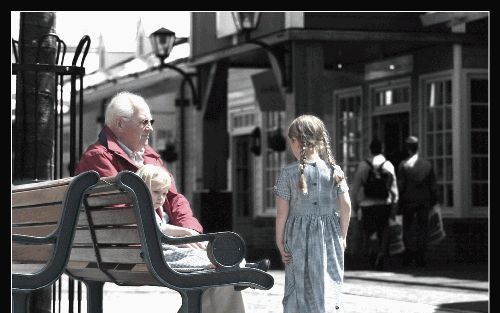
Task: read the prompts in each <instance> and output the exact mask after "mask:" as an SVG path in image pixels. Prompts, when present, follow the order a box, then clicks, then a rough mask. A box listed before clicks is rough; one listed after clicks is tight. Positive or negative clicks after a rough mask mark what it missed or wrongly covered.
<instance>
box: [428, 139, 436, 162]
mask: <svg viewBox="0 0 500 313" xmlns="http://www.w3.org/2000/svg"><path fill="white" fill-rule="evenodd" d="M434 155H435V154H434V135H432V134H429V135H427V156H429V157H432V156H434Z"/></svg>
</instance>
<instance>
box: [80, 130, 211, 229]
mask: <svg viewBox="0 0 500 313" xmlns="http://www.w3.org/2000/svg"><path fill="white" fill-rule="evenodd" d="M144 164H156V165H161V166H163V160H162V159H161V158H160V155H159V154H158V153H156V152H155V151H154V150H153V148H151V147H150V146H146V148H145V151H144ZM138 169H139V167H138V166H137V165H135V163H133V162H132V161H131V160H130V158H129V156H128V155H127V153H125V151H123V149H122V148H121V147H120V145H119V144H118V142H117V139H116V137H115V135H114V134H113V132H112V131H111V129H109V127H107V126H104V128H103V130H102V131H101V132H100V133H99V137H98V139H97V141H96V142H95V143H94V144H92V145H90V146H89V147H88V148H87V150H86V151H85V152H84V153H83V155H82V157H81V158H80V162H79V164H78V166H77V167H76V170H75V175H78V174H79V173H81V172H85V171H88V170H95V171H97V172H98V173H99V175H101V177H108V176H114V175H116V174H118V172H121V171H125V170H127V171H131V172H134V173H135V172H136V171H137V170H138ZM170 176H171V177H172V185H171V187H170V190H169V191H168V194H167V200H166V201H165V204H164V205H163V210H164V211H165V212H166V213H167V214H168V217H169V218H170V223H171V224H173V225H177V226H182V227H186V228H190V229H194V230H196V231H197V232H199V233H202V232H203V227H202V226H201V224H200V222H199V221H198V220H197V219H196V218H195V217H194V216H193V211H192V210H191V206H190V205H189V202H188V200H187V199H186V197H184V196H183V195H182V194H180V193H178V192H177V188H176V187H175V181H174V177H173V176H172V174H170Z"/></svg>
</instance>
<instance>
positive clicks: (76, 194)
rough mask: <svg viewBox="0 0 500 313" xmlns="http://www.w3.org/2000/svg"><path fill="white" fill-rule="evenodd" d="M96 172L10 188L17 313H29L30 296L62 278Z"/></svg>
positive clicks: (14, 298)
mask: <svg viewBox="0 0 500 313" xmlns="http://www.w3.org/2000/svg"><path fill="white" fill-rule="evenodd" d="M98 181H99V175H98V174H97V172H94V171H90V172H85V173H82V174H80V175H78V176H76V177H72V178H65V179H59V180H54V181H45V182H37V183H30V184H24V185H18V186H14V187H13V188H12V296H13V300H14V301H13V308H14V310H13V311H14V312H16V313H17V312H27V311H28V310H29V294H30V292H31V291H33V290H36V289H40V288H43V287H46V286H49V285H51V284H52V283H53V282H54V281H56V280H57V279H58V278H59V277H60V276H61V275H62V273H63V272H64V270H65V268H66V265H67V263H68V260H69V253H70V248H71V245H72V241H73V238H74V234H75V227H76V223H77V218H78V214H79V209H80V205H81V203H82V200H83V195H84V193H85V191H86V190H87V188H89V187H90V186H93V185H95V184H96V183H97V182H98Z"/></svg>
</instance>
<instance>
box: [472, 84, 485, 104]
mask: <svg viewBox="0 0 500 313" xmlns="http://www.w3.org/2000/svg"><path fill="white" fill-rule="evenodd" d="M470 101H471V102H488V80H487V79H471V81H470Z"/></svg>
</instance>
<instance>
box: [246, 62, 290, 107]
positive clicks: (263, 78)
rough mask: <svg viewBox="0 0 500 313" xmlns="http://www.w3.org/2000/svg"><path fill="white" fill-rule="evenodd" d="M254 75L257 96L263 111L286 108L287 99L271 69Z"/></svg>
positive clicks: (253, 81) (253, 80)
mask: <svg viewBox="0 0 500 313" xmlns="http://www.w3.org/2000/svg"><path fill="white" fill-rule="evenodd" d="M251 77H252V83H253V88H254V90H255V98H256V99H257V102H258V103H259V107H260V110H261V111H262V112H267V111H283V110H285V99H284V98H283V93H282V91H281V88H280V86H279V85H278V82H277V80H276V77H275V76H274V73H273V72H272V71H271V70H267V71H264V72H260V73H258V74H254V75H252V76H251Z"/></svg>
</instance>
